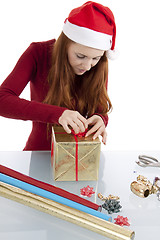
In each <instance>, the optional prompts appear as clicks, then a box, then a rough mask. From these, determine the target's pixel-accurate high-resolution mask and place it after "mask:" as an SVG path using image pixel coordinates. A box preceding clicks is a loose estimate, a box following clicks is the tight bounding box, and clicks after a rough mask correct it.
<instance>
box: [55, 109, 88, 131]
mask: <svg viewBox="0 0 160 240" xmlns="http://www.w3.org/2000/svg"><path fill="white" fill-rule="evenodd" d="M86 121H87V119H86V118H84V117H83V116H82V115H81V114H80V113H79V112H77V111H73V110H65V111H64V112H63V113H62V115H61V116H60V118H59V120H58V122H59V123H60V124H61V125H62V127H63V128H64V130H65V131H66V132H67V133H71V130H70V128H69V126H71V128H73V130H74V132H75V133H76V134H77V133H79V132H84V131H85V124H86Z"/></svg>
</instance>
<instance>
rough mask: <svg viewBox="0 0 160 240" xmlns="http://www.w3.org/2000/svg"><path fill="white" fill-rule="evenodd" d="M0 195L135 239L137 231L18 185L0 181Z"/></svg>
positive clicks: (114, 235) (94, 228)
mask: <svg viewBox="0 0 160 240" xmlns="http://www.w3.org/2000/svg"><path fill="white" fill-rule="evenodd" d="M0 195H1V196H3V197H6V198H8V199H11V200H14V201H17V202H19V203H22V204H24V205H27V206H29V207H32V208H35V209H37V210H40V211H42V212H45V213H48V214H50V215H53V216H56V217H58V218H61V219H63V220H66V221H69V222H71V223H74V224H77V225H79V226H81V227H85V228H87V229H89V230H91V231H94V232H96V233H99V234H102V235H104V236H106V237H108V238H110V239H115V240H129V239H132V240H133V239H134V236H135V233H134V232H133V231H131V230H129V229H126V228H123V227H120V226H118V225H116V224H113V223H111V222H106V221H105V220H103V219H99V218H97V217H94V216H92V215H90V214H87V213H84V212H81V211H78V210H76V209H73V208H70V207H68V206H65V205H63V204H60V203H56V202H54V201H51V200H48V199H46V198H43V197H40V196H37V195H35V194H33V193H29V192H27V191H24V190H22V189H19V188H17V187H14V186H11V185H9V184H6V183H3V182H0Z"/></svg>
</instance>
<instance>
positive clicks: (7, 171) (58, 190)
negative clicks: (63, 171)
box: [0, 165, 101, 210]
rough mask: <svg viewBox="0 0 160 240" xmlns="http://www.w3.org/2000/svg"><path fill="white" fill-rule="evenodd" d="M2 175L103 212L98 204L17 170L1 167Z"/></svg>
mask: <svg viewBox="0 0 160 240" xmlns="http://www.w3.org/2000/svg"><path fill="white" fill-rule="evenodd" d="M0 173H3V174H5V175H8V176H10V177H13V178H16V179H18V180H20V181H23V182H26V183H29V184H31V185H34V186H36V187H39V188H42V189H44V190H46V191H49V192H52V193H54V194H57V195H59V196H61V197H65V198H67V199H70V200H72V201H74V202H77V203H80V204H82V205H84V206H86V207H90V208H93V209H94V210H101V206H100V205H98V204H96V203H93V202H91V201H89V200H87V199H83V198H81V197H79V196H78V195H75V194H73V193H70V192H68V191H65V190H63V189H62V188H58V187H55V186H53V185H51V184H48V183H45V182H42V181H39V180H37V179H34V178H31V177H29V176H27V175H25V174H22V173H20V172H17V171H15V170H13V169H10V168H8V167H5V166H3V165H0Z"/></svg>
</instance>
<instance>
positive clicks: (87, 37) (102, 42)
mask: <svg viewBox="0 0 160 240" xmlns="http://www.w3.org/2000/svg"><path fill="white" fill-rule="evenodd" d="M63 32H64V34H65V35H66V36H67V37H68V38H69V39H71V40H72V41H74V42H76V43H79V44H82V45H85V46H88V47H92V48H96V49H100V50H105V51H107V50H109V49H110V48H111V44H112V36H111V35H108V34H105V33H102V32H97V31H94V30H91V29H89V28H85V27H80V26H77V25H74V24H72V23H70V22H69V21H68V19H67V20H66V21H65V23H64V25H63Z"/></svg>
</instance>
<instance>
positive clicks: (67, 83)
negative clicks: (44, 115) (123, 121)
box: [45, 32, 112, 117]
mask: <svg viewBox="0 0 160 240" xmlns="http://www.w3.org/2000/svg"><path fill="white" fill-rule="evenodd" d="M71 42H72V41H71V40H70V39H69V38H67V37H66V36H65V34H64V33H63V32H62V33H61V35H60V36H59V38H58V39H57V41H56V42H55V44H54V47H53V53H52V62H51V68H50V71H49V74H48V82H49V85H50V89H49V91H48V94H47V96H46V99H45V102H46V103H48V104H52V105H57V106H61V107H67V108H68V109H71V110H77V111H79V112H80V113H81V114H82V115H83V116H86V115H87V116H88V117H89V116H91V115H92V114H94V113H96V111H98V112H99V113H101V114H102V115H105V114H107V113H108V112H109V110H111V108H112V104H111V101H110V99H109V97H108V94H107V90H106V86H107V79H108V60H107V57H106V55H105V53H104V55H103V56H102V57H101V59H100V60H99V62H98V63H97V64H96V65H95V66H94V67H92V68H91V69H90V70H89V71H88V72H86V73H84V74H83V75H75V73H74V72H73V69H72V67H71V65H70V63H69V61H68V47H69V45H70V43H71Z"/></svg>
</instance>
